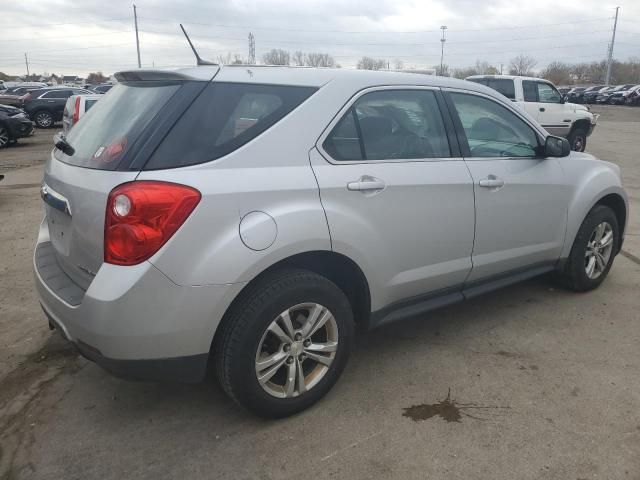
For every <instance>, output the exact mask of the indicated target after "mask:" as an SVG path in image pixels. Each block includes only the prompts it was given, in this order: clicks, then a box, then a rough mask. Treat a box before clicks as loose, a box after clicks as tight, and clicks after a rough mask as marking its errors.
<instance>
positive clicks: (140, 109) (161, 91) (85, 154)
mask: <svg viewBox="0 0 640 480" xmlns="http://www.w3.org/2000/svg"><path fill="white" fill-rule="evenodd" d="M178 88H180V84H178V83H174V84H167V83H160V82H138V83H128V84H123V83H120V84H118V85H117V86H116V87H114V88H113V90H112V92H111V93H110V94H109V95H108V96H105V97H104V98H103V99H102V100H100V101H99V102H98V103H97V104H96V105H95V106H94V107H93V108H91V111H90V112H88V113H87V115H86V116H85V117H84V118H83V119H82V122H79V123H78V124H77V125H76V126H75V127H74V128H73V129H72V130H71V131H70V133H69V136H68V137H67V141H68V142H69V143H70V144H71V145H72V146H73V148H74V149H75V153H74V155H72V156H68V155H65V154H63V153H62V152H61V151H60V150H56V153H55V154H56V158H58V159H59V160H61V161H63V162H66V163H70V164H72V165H78V166H81V167H88V168H95V169H99V170H115V169H116V168H118V164H119V163H120V160H122V157H123V156H124V155H125V154H126V152H127V149H128V148H129V147H130V146H131V145H132V144H133V143H134V142H135V140H136V139H137V138H138V137H139V135H140V133H142V131H143V129H144V128H145V126H147V124H149V123H150V122H151V121H152V120H153V118H154V117H155V116H156V114H157V113H158V111H159V110H160V109H161V108H162V107H163V106H164V105H165V104H166V103H167V101H168V100H169V99H170V98H171V96H172V95H173V94H174V93H175V92H176V91H177V90H178Z"/></svg>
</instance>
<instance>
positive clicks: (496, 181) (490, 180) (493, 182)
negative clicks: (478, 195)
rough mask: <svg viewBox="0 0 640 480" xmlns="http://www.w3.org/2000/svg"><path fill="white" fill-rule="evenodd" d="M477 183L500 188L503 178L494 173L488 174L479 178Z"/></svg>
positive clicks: (502, 185) (482, 185) (502, 184)
mask: <svg viewBox="0 0 640 480" xmlns="http://www.w3.org/2000/svg"><path fill="white" fill-rule="evenodd" d="M478 185H480V186H481V187H485V188H501V187H504V180H502V179H501V178H498V177H496V176H495V175H489V176H488V177H487V178H483V179H482V180H480V181H479V182H478Z"/></svg>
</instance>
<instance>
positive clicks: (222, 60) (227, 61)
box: [218, 52, 247, 65]
mask: <svg viewBox="0 0 640 480" xmlns="http://www.w3.org/2000/svg"><path fill="white" fill-rule="evenodd" d="M218 63H219V64H221V65H242V64H243V63H247V62H245V60H244V59H243V58H242V55H239V54H237V53H231V52H227V54H226V55H218Z"/></svg>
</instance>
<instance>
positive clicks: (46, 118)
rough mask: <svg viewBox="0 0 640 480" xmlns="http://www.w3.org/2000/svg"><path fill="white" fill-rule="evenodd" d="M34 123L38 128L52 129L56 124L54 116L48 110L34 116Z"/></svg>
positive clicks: (38, 112)
mask: <svg viewBox="0 0 640 480" xmlns="http://www.w3.org/2000/svg"><path fill="white" fill-rule="evenodd" d="M33 121H34V122H35V124H36V127H38V128H51V127H53V126H54V124H55V119H54V118H53V114H52V113H51V112H48V111H47V110H38V111H37V112H36V113H34V114H33Z"/></svg>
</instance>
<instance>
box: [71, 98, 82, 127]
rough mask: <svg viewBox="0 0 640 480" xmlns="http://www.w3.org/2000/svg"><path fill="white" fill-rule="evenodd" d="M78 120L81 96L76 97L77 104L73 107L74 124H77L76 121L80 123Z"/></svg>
mask: <svg viewBox="0 0 640 480" xmlns="http://www.w3.org/2000/svg"><path fill="white" fill-rule="evenodd" d="M78 120H80V97H76V104H75V106H74V108H73V120H72V121H73V123H72V125H75V124H76V123H78Z"/></svg>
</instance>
